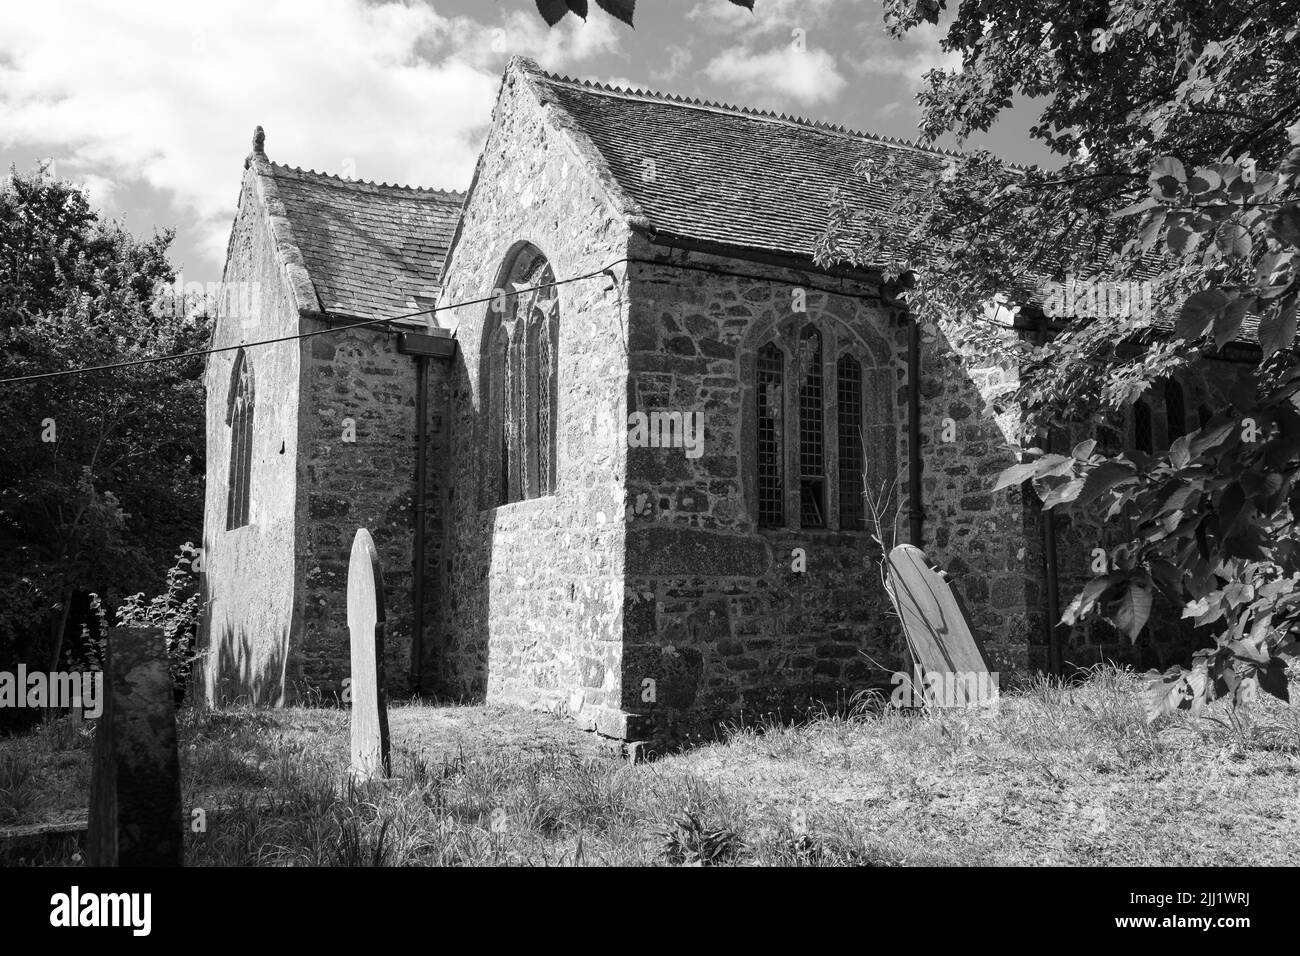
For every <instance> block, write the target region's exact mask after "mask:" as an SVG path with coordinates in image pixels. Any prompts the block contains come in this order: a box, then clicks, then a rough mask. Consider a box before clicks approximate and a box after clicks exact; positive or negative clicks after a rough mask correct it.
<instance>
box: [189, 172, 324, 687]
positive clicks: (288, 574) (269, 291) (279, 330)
mask: <svg viewBox="0 0 1300 956" xmlns="http://www.w3.org/2000/svg"><path fill="white" fill-rule="evenodd" d="M263 189H264V182H263V181H262V180H261V179H260V178H259V177H258V176H257V175H256V172H255V171H254V170H249V171H248V172H247V173H246V174H245V176H244V182H243V188H242V191H241V193H240V204H239V211H238V213H237V215H236V218H235V223H234V227H233V231H232V235H231V239H230V250H229V259H228V262H227V266H226V272H225V276H224V282H225V283H226V284H227V285H226V289H227V293H228V294H227V297H226V300H225V301H224V303H223V304H222V306H221V307H220V309H219V310H218V316H217V322H216V328H215V332H214V335H213V342H212V345H213V347H215V348H225V347H227V346H231V345H237V344H238V343H240V342H243V341H257V340H261V339H269V338H276V337H278V336H282V335H292V334H293V333H295V332H296V331H297V329H298V314H297V304H296V302H295V300H294V293H293V289H292V282H291V280H290V278H289V277H288V276H286V274H285V271H284V269H283V268H282V265H281V260H280V257H279V256H278V254H277V237H276V228H277V223H275V222H274V221H273V218H272V217H271V216H268V214H267V212H266V210H267V208H268V199H267V197H266V196H265V195H264V194H263V193H262V192H261V190H263ZM269 203H270V208H272V209H274V202H273V197H271V199H270V200H269ZM278 225H279V227H280V228H283V222H281V223H279V224H278ZM244 303H251V305H252V308H251V310H248V311H247V312H245V310H244V309H243V308H242V307H240V306H242V304H244ZM237 354H238V353H237V352H236V351H233V350H232V351H227V352H217V353H215V354H213V355H211V356H209V358H208V367H207V371H206V374H205V379H204V381H205V385H206V388H207V418H208V429H207V433H208V442H207V479H206V491H205V502H204V516H203V528H204V530H203V558H204V562H205V565H206V567H205V572H204V575H203V588H204V591H205V594H206V597H207V600H208V601H209V602H210V603H209V605H208V609H207V612H206V613H205V615H204V620H203V622H202V625H201V634H200V640H201V642H202V644H203V646H204V647H206V648H207V651H208V656H207V658H206V660H205V661H204V662H203V664H202V666H201V671H202V686H203V687H204V693H205V698H206V700H207V701H209V702H210V703H213V704H222V703H233V702H235V701H242V702H244V703H249V702H252V703H256V704H280V703H283V701H284V671H285V665H286V661H287V656H288V648H289V635H290V633H291V632H292V631H293V629H294V627H295V608H296V601H297V593H296V589H295V580H294V535H295V513H294V494H295V487H294V476H295V469H296V467H297V449H298V384H299V371H300V358H299V346H298V343H296V342H292V341H290V342H278V343H275V344H272V345H259V346H256V347H254V348H252V349H250V350H248V352H247V356H248V359H249V361H250V362H251V364H252V372H253V390H254V415H253V430H252V431H253V452H252V469H251V481H250V485H251V488H250V490H251V511H250V520H249V523H248V524H247V525H245V526H243V527H240V528H236V529H234V530H231V531H227V530H226V504H227V493H228V490H229V466H230V445H231V441H230V427H229V426H228V425H227V424H226V411H227V402H228V401H229V399H230V388H231V373H232V370H233V368H234V364H235V358H236V355H237Z"/></svg>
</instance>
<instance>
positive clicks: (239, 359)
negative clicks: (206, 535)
mask: <svg viewBox="0 0 1300 956" xmlns="http://www.w3.org/2000/svg"><path fill="white" fill-rule="evenodd" d="M253 399H254V395H253V363H252V360H251V359H249V357H248V353H247V352H246V351H245V350H244V349H240V350H239V351H238V352H236V353H235V367H234V369H232V370H231V373H230V391H229V394H228V397H227V399H226V425H227V426H229V428H230V466H229V472H228V474H227V480H226V530H227V531H233V530H234V529H235V528H242V527H243V526H244V525H246V524H248V520H249V512H250V504H251V501H250V499H251V492H252V471H253Z"/></svg>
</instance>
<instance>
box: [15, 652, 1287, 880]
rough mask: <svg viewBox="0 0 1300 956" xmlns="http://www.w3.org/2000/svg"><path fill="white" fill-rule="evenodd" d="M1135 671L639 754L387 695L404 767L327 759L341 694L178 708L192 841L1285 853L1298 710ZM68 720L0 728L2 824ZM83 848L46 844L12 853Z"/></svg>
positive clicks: (48, 763) (547, 728)
mask: <svg viewBox="0 0 1300 956" xmlns="http://www.w3.org/2000/svg"><path fill="white" fill-rule="evenodd" d="M1142 684H1143V681H1142V679H1141V678H1140V677H1138V676H1136V675H1133V674H1131V673H1129V672H1126V671H1123V670H1119V669H1116V668H1111V667H1101V668H1096V669H1094V670H1093V671H1092V672H1091V673H1090V674H1089V675H1088V678H1087V679H1086V680H1084V681H1083V682H1081V683H1076V684H1063V683H1061V682H1058V681H1050V680H1046V679H1038V680H1034V681H1031V682H1029V683H1027V684H1026V685H1024V686H1023V687H1021V688H1019V689H1018V690H1016V691H1015V692H1012V693H1005V694H1004V696H1003V698H1002V701H1001V706H1000V708H999V709H998V710H997V711H996V712H995V713H987V712H958V711H939V712H903V711H897V710H893V709H890V708H887V707H881V706H879V702H878V701H876V702H874V703H873V702H872V701H871V700H870V699H866V700H861V701H858V702H856V705H855V706H853V707H846V708H840V709H839V710H838V712H834V713H826V714H824V715H823V716H821V717H820V718H817V719H814V720H811V721H809V722H807V723H803V724H800V725H798V726H790V725H781V724H777V723H767V724H762V725H759V726H745V727H737V728H732V729H731V731H730V732H729V733H728V734H727V735H726V737H725V739H724V740H723V741H722V742H719V743H715V744H710V745H707V746H702V747H699V748H696V749H694V750H689V751H686V752H683V753H679V754H676V755H673V756H671V757H666V758H664V759H662V760H659V761H656V762H653V763H650V764H642V765H637V766H632V765H629V764H627V763H625V762H623V761H622V760H620V759H618V758H617V757H615V756H613V755H612V754H610V753H609V752H608V751H607V750H605V749H603V748H601V747H599V746H597V744H596V742H595V741H594V740H593V739H592V738H591V737H590V736H588V735H585V734H582V733H580V732H578V731H576V730H574V729H572V728H571V727H570V726H568V725H567V724H565V723H564V722H562V721H559V720H555V719H553V718H549V717H545V716H542V715H536V714H525V713H519V712H516V711H509V710H496V709H492V708H485V707H421V706H399V707H395V708H393V710H392V712H391V723H392V736H393V741H394V754H393V757H394V761H393V770H394V775H395V777H396V779H395V780H393V781H387V782H383V783H371V784H364V785H357V784H354V783H351V782H349V781H348V779H347V777H346V775H345V774H344V773H343V769H344V768H345V767H346V763H347V735H348V726H347V715H346V713H344V712H342V711H337V710H329V709H289V710H284V711H278V712H267V711H262V712H253V711H231V712H225V713H193V712H188V713H186V714H184V715H183V716H182V719H181V724H180V733H181V741H182V743H181V754H182V773H183V780H184V783H185V807H186V813H187V814H189V816H188V817H187V824H193V826H191V827H190V829H191V832H190V833H189V834H188V841H189V842H188V848H187V862H188V863H190V864H191V865H233V866H244V865H259V866H296V865H324V866H394V865H414V866H419V865H465V866H471V865H498V864H511V865H537V866H571V865H589V866H596V865H607V864H620V865H662V864H669V865H790V866H840V865H880V866H887V865H904V864H939V865H952V864H956V865H961V864H974V863H994V864H1049V865H1050V864H1061V865H1067V864H1068V865H1079V864H1140V865H1146V864H1171V865H1201V864H1223V863H1243V864H1244V863H1261V864H1282V863H1290V864H1294V863H1296V862H1300V839H1298V838H1300V803H1298V802H1297V800H1296V798H1295V792H1296V787H1297V784H1298V783H1300V711H1298V710H1297V709H1296V708H1293V707H1289V706H1287V705H1285V704H1281V703H1278V702H1275V701H1271V700H1268V701H1262V702H1261V703H1260V704H1259V705H1258V706H1256V707H1255V708H1254V711H1253V719H1252V723H1251V725H1250V726H1249V727H1243V726H1241V725H1239V724H1238V723H1236V722H1234V721H1231V720H1229V719H1228V718H1227V717H1226V712H1225V711H1223V710H1222V708H1216V709H1214V710H1213V711H1212V712H1211V713H1210V714H1209V715H1208V716H1207V717H1204V718H1202V719H1200V720H1193V719H1191V718H1190V717H1188V716H1184V715H1179V716H1177V717H1175V718H1172V719H1169V720H1165V721H1162V722H1161V723H1159V724H1157V725H1155V726H1154V727H1153V726H1149V725H1148V724H1147V723H1146V721H1145V719H1144V718H1143V715H1142V711H1141V705H1140V701H1139V692H1140V689H1141V687H1142ZM1296 690H1297V691H1300V688H1296ZM60 723H61V722H60ZM70 726H72V729H71V730H68V729H67V728H63V729H60V728H59V723H55V724H52V725H48V726H47V727H45V728H42V729H41V730H39V731H37V732H36V733H34V734H31V735H28V736H27V737H23V738H18V739H15V740H10V741H6V742H2V743H0V825H12V824H13V823H21V822H39V821H40V820H43V819H50V818H56V817H57V815H58V812H63V811H67V810H69V809H70V807H69V802H72V803H76V802H78V800H77V798H79V801H80V803H81V804H82V805H84V800H85V794H86V792H87V787H88V763H87V761H88V756H89V753H88V746H89V737H88V734H87V733H86V728H85V727H84V726H83V727H77V726H76V725H70ZM69 794H70V796H69ZM195 810H198V811H202V812H201V813H195V812H194V811H195ZM200 824H202V825H200ZM195 831H197V832H195ZM75 850H76V847H75V846H73V845H71V844H69V843H67V842H66V841H65V842H64V843H57V842H56V843H53V844H52V845H51V846H49V847H47V848H46V849H44V850H42V851H41V852H39V853H28V854H27V857H28V858H29V859H27V860H26V861H27V862H67V861H68V859H69V857H70V856H71V854H72V853H74V852H75ZM2 852H3V851H0V853H2ZM9 857H10V860H9V861H10V862H17V860H16V859H15V858H14V857H13V854H9Z"/></svg>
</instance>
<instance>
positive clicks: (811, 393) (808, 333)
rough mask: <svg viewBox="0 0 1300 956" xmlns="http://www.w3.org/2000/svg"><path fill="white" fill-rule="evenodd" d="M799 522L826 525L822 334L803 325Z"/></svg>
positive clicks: (807, 525) (800, 388) (808, 525)
mask: <svg viewBox="0 0 1300 956" xmlns="http://www.w3.org/2000/svg"><path fill="white" fill-rule="evenodd" d="M799 370H800V384H799V523H800V525H801V526H802V527H804V528H824V527H826V448H825V444H826V441H825V436H824V433H823V431H822V429H823V423H824V421H825V395H824V390H823V387H822V337H821V334H820V333H819V332H818V331H817V330H816V329H814V328H807V329H805V330H804V333H803V335H802V336H801V337H800V340H799Z"/></svg>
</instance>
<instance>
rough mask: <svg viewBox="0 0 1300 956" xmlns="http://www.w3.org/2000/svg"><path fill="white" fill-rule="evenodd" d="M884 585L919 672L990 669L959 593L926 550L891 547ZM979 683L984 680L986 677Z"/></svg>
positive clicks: (965, 673) (972, 672)
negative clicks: (928, 556)
mask: <svg viewBox="0 0 1300 956" xmlns="http://www.w3.org/2000/svg"><path fill="white" fill-rule="evenodd" d="M889 586H890V592H891V595H890V596H891V597H892V598H893V600H894V606H895V608H896V609H897V610H898V614H899V617H901V618H902V619H903V630H904V632H905V633H906V636H907V643H908V645H909V646H910V647H911V649H912V653H913V655H914V656H915V658H916V662H917V665H918V667H919V668H920V671H921V673H922V674H940V675H949V674H951V675H963V676H972V675H974V676H978V675H988V674H989V665H988V660H987V658H986V657H985V656H984V651H983V648H982V647H981V646H980V643H979V640H978V638H976V636H975V633H974V631H972V630H971V626H970V620H969V618H967V616H966V610H965V608H964V607H963V606H962V603H961V598H960V597H959V596H958V595H957V594H956V593H954V592H953V589H952V586H951V585H950V584H949V583H948V578H947V575H945V574H944V572H943V571H941V570H939V569H938V568H936V567H934V566H933V565H932V564H931V563H930V561H929V560H928V559H927V558H926V556H925V552H923V551H922V550H921V549H920V548H917V547H914V546H913V545H910V544H900V545H898V547H896V548H894V550H892V551H890V552H889ZM983 686H984V687H988V686H989V685H988V684H987V682H985V683H984V684H983ZM972 702H973V701H972ZM949 703H961V701H950V702H949Z"/></svg>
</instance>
